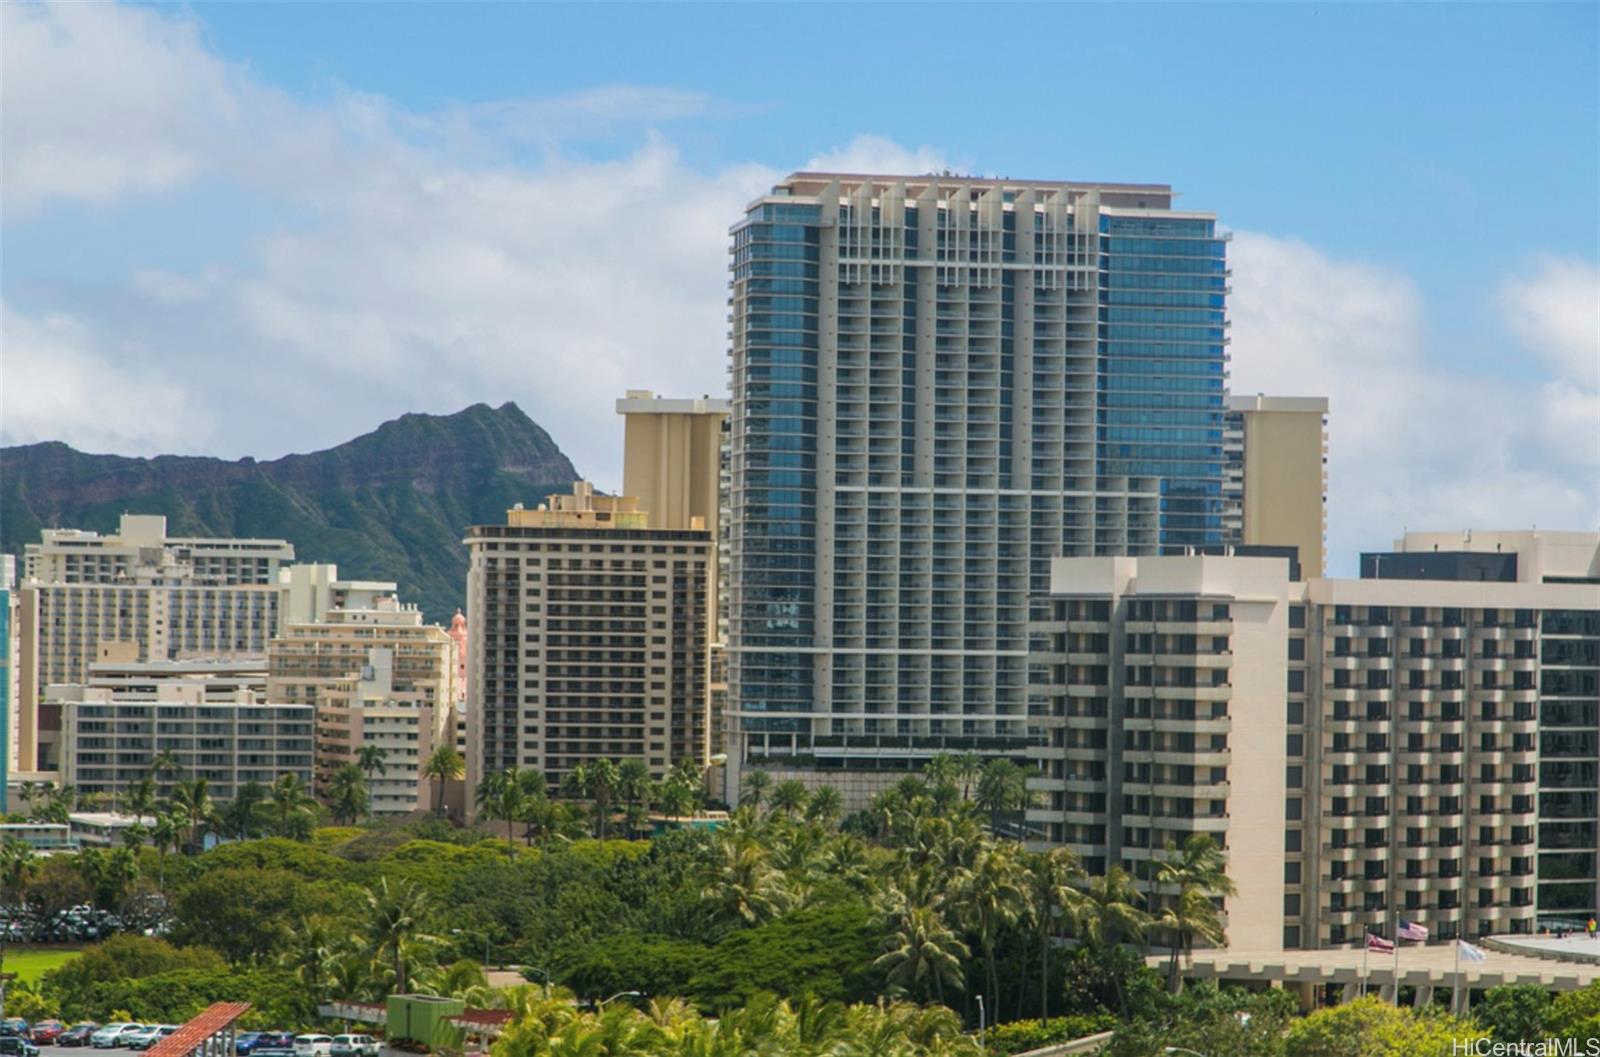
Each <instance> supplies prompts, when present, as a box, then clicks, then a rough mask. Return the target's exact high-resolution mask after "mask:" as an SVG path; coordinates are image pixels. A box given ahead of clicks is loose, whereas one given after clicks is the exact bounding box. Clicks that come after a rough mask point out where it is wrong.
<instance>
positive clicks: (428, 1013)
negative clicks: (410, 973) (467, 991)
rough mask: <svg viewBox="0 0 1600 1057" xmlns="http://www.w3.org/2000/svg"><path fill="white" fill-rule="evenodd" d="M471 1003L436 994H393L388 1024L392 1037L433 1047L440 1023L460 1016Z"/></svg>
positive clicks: (447, 1025)
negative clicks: (440, 996) (439, 996)
mask: <svg viewBox="0 0 1600 1057" xmlns="http://www.w3.org/2000/svg"><path fill="white" fill-rule="evenodd" d="M466 1008H467V1004H466V1003H465V1002H463V1001H462V1000H461V999H459V998H438V997H436V996H434V995H390V996H389V1021H388V1023H387V1024H386V1025H385V1027H384V1032H385V1034H386V1035H387V1036H388V1037H389V1038H390V1039H391V1040H393V1039H410V1040H411V1041H412V1042H420V1043H422V1044H423V1045H424V1046H428V1047H432V1046H433V1045H434V1038H435V1036H436V1034H437V1033H438V1031H439V1026H440V1024H444V1026H445V1027H446V1028H449V1027H450V1025H449V1024H447V1023H445V1022H446V1021H448V1020H449V1019H450V1018H451V1017H454V1016H459V1015H460V1014H461V1012H462V1011H463V1010H465V1009H466Z"/></svg>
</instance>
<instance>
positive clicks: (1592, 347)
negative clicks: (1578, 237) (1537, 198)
mask: <svg viewBox="0 0 1600 1057" xmlns="http://www.w3.org/2000/svg"><path fill="white" fill-rule="evenodd" d="M1500 307H1501V309H1502V310H1503V311H1504V312H1505V315H1506V323H1507V325H1508V326H1509V327H1510V328H1511V332H1512V333H1513V334H1514V335H1516V336H1517V338H1518V339H1520V340H1521V342H1522V343H1523V344H1524V345H1526V346H1527V348H1528V349H1529V351H1531V352H1533V353H1534V354H1535V355H1537V356H1538V357H1539V358H1540V359H1541V360H1543V361H1544V362H1545V363H1546V364H1547V365H1548V366H1549V367H1550V369H1551V370H1552V372H1554V373H1555V374H1556V375H1557V376H1558V377H1562V378H1569V379H1571V380H1572V381H1573V382H1575V383H1577V384H1579V385H1581V386H1583V387H1585V388H1587V389H1588V390H1590V391H1591V392H1593V391H1595V390H1600V266H1596V264H1595V263H1594V262H1592V261H1585V260H1580V259H1577V258H1572V257H1546V258H1544V259H1542V260H1540V261H1538V262H1537V263H1536V266H1535V268H1534V270H1533V272H1532V274H1524V275H1515V276H1512V277H1510V278H1508V279H1507V280H1506V281H1505V283H1504V284H1502V285H1501V287H1500Z"/></svg>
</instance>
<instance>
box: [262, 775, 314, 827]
mask: <svg viewBox="0 0 1600 1057" xmlns="http://www.w3.org/2000/svg"><path fill="white" fill-rule="evenodd" d="M271 797H272V810H273V812H274V813H275V814H276V815H277V816H278V835H279V836H281V837H287V836H288V835H289V816H291V815H293V814H295V813H296V812H298V811H304V810H305V808H306V805H307V804H308V803H310V801H311V794H309V793H308V792H306V784H305V783H304V782H302V781H301V780H300V776H299V775H297V774H294V773H293V772H289V773H285V774H280V775H279V776H278V780H277V781H275V782H273V783H272V793H271Z"/></svg>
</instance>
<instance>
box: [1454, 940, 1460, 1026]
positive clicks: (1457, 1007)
mask: <svg viewBox="0 0 1600 1057" xmlns="http://www.w3.org/2000/svg"><path fill="white" fill-rule="evenodd" d="M1461 983H1462V977H1461V937H1460V936H1457V937H1456V993H1455V996H1454V997H1455V1002H1454V1003H1452V1004H1453V1005H1454V1006H1455V1009H1454V1010H1453V1012H1454V1013H1455V1015H1456V1016H1458V1017H1459V1016H1460V1015H1461Z"/></svg>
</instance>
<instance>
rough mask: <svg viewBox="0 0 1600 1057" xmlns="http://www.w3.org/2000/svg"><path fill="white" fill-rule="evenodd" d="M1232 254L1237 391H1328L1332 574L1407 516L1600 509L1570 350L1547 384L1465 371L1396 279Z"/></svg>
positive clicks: (1596, 434)
mask: <svg viewBox="0 0 1600 1057" xmlns="http://www.w3.org/2000/svg"><path fill="white" fill-rule="evenodd" d="M1230 265H1231V267H1232V268H1233V276H1234V278H1233V283H1234V297H1233V300H1232V305H1231V308H1232V318H1233V331H1232V336H1233V345H1232V354H1233V364H1232V372H1233V377H1232V386H1233V389H1234V390H1235V391H1237V392H1245V393H1253V392H1266V393H1270V394H1276V395H1283V396H1327V397H1328V398H1329V401H1330V410H1329V427H1328V428H1329V434H1330V443H1329V449H1330V450H1329V498H1328V511H1329V513H1328V520H1329V528H1328V537H1329V563H1330V571H1333V572H1336V573H1341V574H1343V573H1349V572H1352V571H1353V563H1354V561H1355V556H1356V553H1357V552H1358V551H1359V550H1361V549H1375V548H1379V547H1383V546H1386V545H1387V544H1388V543H1389V542H1390V541H1391V540H1392V539H1393V538H1394V537H1396V536H1398V535H1399V534H1400V533H1401V531H1402V530H1403V529H1405V528H1408V527H1409V528H1412V529H1449V528H1467V527H1482V528H1490V527H1506V528H1514V527H1517V526H1519V525H1528V524H1539V525H1543V526H1546V527H1550V528H1558V527H1561V528H1572V529H1581V528H1584V527H1593V526H1594V525H1595V524H1596V522H1597V520H1600V428H1597V424H1600V413H1597V410H1596V405H1595V403H1594V401H1593V391H1592V387H1591V388H1588V389H1587V390H1586V389H1585V388H1584V387H1585V386H1587V385H1589V383H1587V382H1585V381H1584V379H1583V378H1582V377H1581V376H1578V375H1577V374H1575V373H1574V372H1573V371H1571V370H1569V368H1571V367H1573V366H1575V365H1574V364H1571V363H1570V362H1569V361H1568V359H1566V358H1564V357H1554V358H1552V359H1551V360H1550V363H1551V365H1552V370H1557V371H1563V372H1565V373H1558V374H1556V375H1555V376H1554V377H1552V378H1551V379H1548V380H1543V381H1541V380H1539V379H1534V378H1530V379H1527V380H1526V381H1524V382H1515V381H1509V382H1508V381H1507V380H1506V379H1504V378H1479V377H1473V376H1470V375H1465V374H1461V373H1459V372H1457V371H1455V370H1453V369H1450V368H1448V367H1446V366H1443V365H1440V364H1437V363H1435V362H1433V361H1432V360H1430V359H1429V358H1428V357H1427V355H1426V354H1425V348H1426V321H1425V306H1424V304H1423V300H1422V297H1421V295H1420V293H1419V292H1418V290H1417V287H1416V285H1415V284H1414V283H1413V282H1412V281H1411V280H1410V279H1409V278H1408V277H1407V276H1405V275H1403V274H1400V273H1397V272H1394V271H1390V270H1386V269H1382V268H1377V267H1373V266H1371V265H1367V264H1363V263H1360V262H1356V261H1347V260H1338V259H1335V258H1331V257H1329V256H1327V255H1325V254H1323V253H1321V252H1319V251H1318V250H1316V249H1315V248H1313V247H1311V246H1308V245H1306V244H1305V243H1302V242H1298V241H1295V240H1290V239H1277V238H1272V237H1270V236H1267V235H1261V234H1257V233H1251V232H1240V233H1238V234H1237V236H1236V238H1235V240H1234V244H1233V247H1232V260H1231V261H1230Z"/></svg>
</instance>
